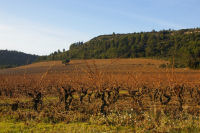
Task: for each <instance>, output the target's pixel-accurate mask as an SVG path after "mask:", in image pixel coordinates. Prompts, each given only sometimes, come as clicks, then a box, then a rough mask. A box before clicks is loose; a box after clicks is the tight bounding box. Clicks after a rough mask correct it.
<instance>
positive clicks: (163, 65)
mask: <svg viewBox="0 0 200 133" xmlns="http://www.w3.org/2000/svg"><path fill="white" fill-rule="evenodd" d="M166 67H167V65H166V64H160V65H159V68H166Z"/></svg>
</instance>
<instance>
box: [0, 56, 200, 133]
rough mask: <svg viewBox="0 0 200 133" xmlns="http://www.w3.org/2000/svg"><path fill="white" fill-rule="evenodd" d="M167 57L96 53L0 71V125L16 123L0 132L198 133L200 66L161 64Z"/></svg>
mask: <svg viewBox="0 0 200 133" xmlns="http://www.w3.org/2000/svg"><path fill="white" fill-rule="evenodd" d="M167 63H168V62H167V61H163V60H153V59H101V60H100V59H99V60H97V59H95V60H72V61H71V62H70V63H69V64H68V65H63V64H62V63H61V62H60V61H51V62H40V63H35V64H31V65H27V66H21V67H18V68H12V69H4V70H0V98H1V100H0V120H1V121H2V122H0V127H1V126H3V125H6V124H8V123H12V124H13V123H17V124H13V126H11V127H12V128H11V127H10V128H7V129H5V130H2V132H10V131H11V132H12V131H16V132H20V131H27V132H30V131H32V132H35V131H41V132H199V131H200V127H199V125H200V122H199V120H200V117H199V115H200V114H199V113H200V112H199V109H200V87H199V85H200V71H199V70H190V69H188V68H181V69H174V68H160V66H161V65H162V64H167ZM19 123H20V124H19ZM44 123H46V126H48V127H46V126H45V124H44ZM59 124H61V125H59ZM10 125H11V124H10ZM41 125H42V126H41ZM77 125H79V126H77ZM73 126H74V127H73ZM59 127H60V128H59ZM65 127H68V128H67V129H66V128H65ZM78 127H81V128H78ZM0 131H1V130H0Z"/></svg>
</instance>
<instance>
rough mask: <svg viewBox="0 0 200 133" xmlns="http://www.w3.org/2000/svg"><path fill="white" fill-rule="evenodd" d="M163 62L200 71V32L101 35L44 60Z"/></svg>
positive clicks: (189, 30) (192, 30) (199, 29)
mask: <svg viewBox="0 0 200 133" xmlns="http://www.w3.org/2000/svg"><path fill="white" fill-rule="evenodd" d="M139 57H143V58H159V59H167V60H170V61H171V62H173V65H174V66H176V67H190V68H194V69H196V68H200V28H194V29H181V30H170V29H169V30H161V31H155V30H153V31H151V32H140V33H129V34H115V33H113V34H110V35H101V36H98V37H95V38H93V39H91V40H90V41H88V42H85V43H83V42H77V43H73V44H71V46H70V48H69V50H67V51H65V50H63V51H60V50H58V51H56V52H54V53H52V54H50V55H49V56H41V57H39V58H38V61H41V60H64V59H66V58H67V59H109V58H139Z"/></svg>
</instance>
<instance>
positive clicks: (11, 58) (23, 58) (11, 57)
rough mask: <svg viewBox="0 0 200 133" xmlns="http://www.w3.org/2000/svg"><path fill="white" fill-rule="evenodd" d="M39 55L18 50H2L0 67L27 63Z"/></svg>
mask: <svg viewBox="0 0 200 133" xmlns="http://www.w3.org/2000/svg"><path fill="white" fill-rule="evenodd" d="M37 58H38V56H36V55H31V54H26V53H23V52H18V51H8V50H0V68H9V67H15V66H20V65H26V64H30V63H32V62H34V61H35V60H36V59H37Z"/></svg>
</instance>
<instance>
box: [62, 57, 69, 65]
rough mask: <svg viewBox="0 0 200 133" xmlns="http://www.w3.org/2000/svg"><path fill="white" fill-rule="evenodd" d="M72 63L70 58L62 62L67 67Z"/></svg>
mask: <svg viewBox="0 0 200 133" xmlns="http://www.w3.org/2000/svg"><path fill="white" fill-rule="evenodd" d="M69 62H70V59H69V58H66V59H64V60H63V61H62V64H65V65H68V64H69Z"/></svg>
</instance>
